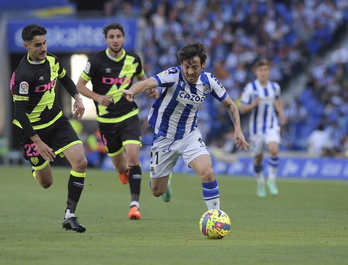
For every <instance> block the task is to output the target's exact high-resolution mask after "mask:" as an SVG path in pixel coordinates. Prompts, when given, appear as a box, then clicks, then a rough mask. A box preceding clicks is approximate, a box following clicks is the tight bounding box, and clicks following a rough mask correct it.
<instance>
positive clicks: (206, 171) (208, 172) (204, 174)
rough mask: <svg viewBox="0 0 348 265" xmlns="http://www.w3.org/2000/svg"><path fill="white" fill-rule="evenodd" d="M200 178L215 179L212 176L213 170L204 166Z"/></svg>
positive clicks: (205, 179)
mask: <svg viewBox="0 0 348 265" xmlns="http://www.w3.org/2000/svg"><path fill="white" fill-rule="evenodd" d="M200 175H201V178H202V180H203V181H205V182H207V181H209V182H210V181H213V180H214V179H215V177H214V171H213V168H212V167H206V168H205V169H204V170H203V171H202V172H201V174H200Z"/></svg>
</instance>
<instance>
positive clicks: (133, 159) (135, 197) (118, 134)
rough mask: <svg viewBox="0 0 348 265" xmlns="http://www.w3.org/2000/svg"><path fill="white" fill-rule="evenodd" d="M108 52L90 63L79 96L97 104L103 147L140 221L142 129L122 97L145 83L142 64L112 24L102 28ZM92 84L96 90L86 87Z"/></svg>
mask: <svg viewBox="0 0 348 265" xmlns="http://www.w3.org/2000/svg"><path fill="white" fill-rule="evenodd" d="M103 33H104V36H105V42H106V44H107V45H108V47H107V49H106V50H103V51H101V52H99V53H97V54H96V55H95V56H94V57H92V58H91V59H90V60H88V62H87V65H86V67H85V69H84V70H83V72H82V74H81V76H80V78H79V80H78V82H77V88H78V90H79V92H80V93H81V94H82V95H84V96H86V97H88V98H90V99H93V100H94V103H95V106H96V111H97V121H98V125H99V130H100V133H101V136H102V139H103V143H104V146H105V148H106V150H107V153H108V155H109V156H110V158H111V160H112V162H113V165H114V166H115V169H116V171H117V172H118V173H119V177H120V181H121V182H122V183H123V184H128V183H129V186H130V193H131V204H130V211H129V213H128V217H129V218H130V219H133V220H137V219H140V217H141V215H140V212H139V195H140V184H141V167H140V163H139V148H140V146H141V129H140V122H139V117H138V112H139V109H138V107H137V104H136V103H134V102H128V100H127V99H126V98H124V97H123V96H122V92H121V91H122V90H123V89H128V88H129V87H130V86H131V84H132V82H133V79H134V78H136V79H137V80H138V81H139V80H145V79H146V75H145V73H144V69H143V67H142V63H141V60H140V58H139V56H138V55H137V54H136V53H133V52H128V51H126V50H124V49H123V44H124V41H125V35H124V29H123V26H122V25H121V24H119V23H111V24H109V25H107V26H105V27H104V28H103ZM89 81H91V82H92V85H93V89H92V90H90V89H88V88H87V87H86V85H87V83H88V82H89ZM158 95H159V91H158V90H156V89H152V90H150V91H149V92H148V96H150V97H153V98H157V97H158Z"/></svg>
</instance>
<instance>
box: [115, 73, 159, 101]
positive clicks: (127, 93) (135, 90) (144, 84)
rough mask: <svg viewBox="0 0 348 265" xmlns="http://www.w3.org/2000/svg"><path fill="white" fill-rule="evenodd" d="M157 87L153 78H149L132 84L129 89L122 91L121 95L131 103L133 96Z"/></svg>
mask: <svg viewBox="0 0 348 265" xmlns="http://www.w3.org/2000/svg"><path fill="white" fill-rule="evenodd" d="M157 86H158V84H157V81H156V80H155V79H154V78H152V77H149V78H147V79H145V80H142V81H140V82H137V83H135V84H133V85H132V86H131V87H130V88H129V89H124V90H122V94H123V96H124V97H126V99H127V100H128V101H130V102H133V101H134V96H135V95H137V94H139V93H141V92H144V91H145V90H149V89H152V88H155V87H157Z"/></svg>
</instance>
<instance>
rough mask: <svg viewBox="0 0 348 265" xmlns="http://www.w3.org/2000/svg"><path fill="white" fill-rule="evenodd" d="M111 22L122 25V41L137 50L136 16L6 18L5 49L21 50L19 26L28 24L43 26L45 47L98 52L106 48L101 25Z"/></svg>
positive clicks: (68, 50) (67, 50)
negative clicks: (6, 45) (45, 32)
mask: <svg viewBox="0 0 348 265" xmlns="http://www.w3.org/2000/svg"><path fill="white" fill-rule="evenodd" d="M112 22H119V23H121V24H122V25H123V26H124V31H125V36H126V39H125V45H124V48H125V49H127V50H130V51H134V50H136V37H137V28H138V27H137V21H136V20H135V19H126V18H123V19H117V20H115V19H75V18H67V19H65V20H35V21H33V20H32V19H31V20H28V19H26V20H16V21H12V20H9V21H8V25H7V29H8V31H7V32H8V33H7V35H8V43H7V44H8V50H9V52H11V53H23V52H24V51H25V50H24V47H23V40H22V37H21V34H22V29H23V27H25V26H26V25H28V24H32V23H35V24H40V25H42V26H44V27H45V28H46V29H47V31H48V34H47V35H46V38H47V46H48V48H47V49H48V51H49V52H52V53H86V52H98V51H100V50H103V49H105V48H106V43H105V39H104V35H103V27H104V26H106V25H107V24H109V23H112Z"/></svg>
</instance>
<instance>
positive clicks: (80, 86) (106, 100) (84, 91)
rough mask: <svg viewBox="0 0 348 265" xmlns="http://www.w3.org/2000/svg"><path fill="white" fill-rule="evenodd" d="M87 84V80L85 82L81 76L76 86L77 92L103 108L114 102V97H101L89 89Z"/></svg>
mask: <svg viewBox="0 0 348 265" xmlns="http://www.w3.org/2000/svg"><path fill="white" fill-rule="evenodd" d="M87 83H88V81H87V80H85V79H84V78H82V77H81V76H80V77H79V80H78V81H77V84H76V86H77V90H78V91H79V92H80V93H81V95H84V96H85V97H87V98H90V99H93V100H94V101H96V102H98V103H99V104H100V105H103V106H108V105H109V104H110V103H111V102H112V95H100V94H98V93H95V92H94V91H92V90H90V89H89V88H88V87H87Z"/></svg>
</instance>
